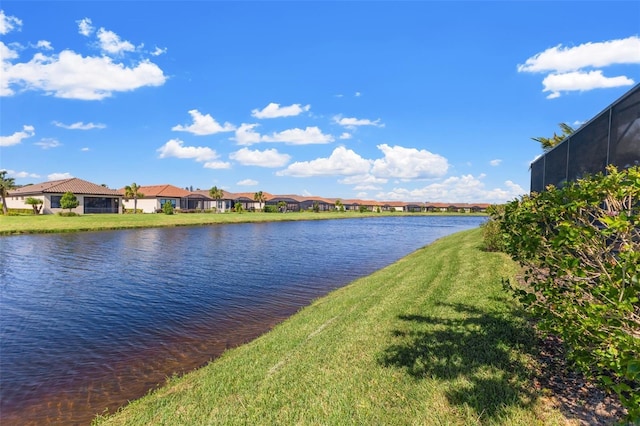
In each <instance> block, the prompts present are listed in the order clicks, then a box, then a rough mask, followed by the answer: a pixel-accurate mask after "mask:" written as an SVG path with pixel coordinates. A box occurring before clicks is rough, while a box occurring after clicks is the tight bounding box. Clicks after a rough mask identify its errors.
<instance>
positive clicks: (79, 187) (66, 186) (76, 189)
mask: <svg viewBox="0 0 640 426" xmlns="http://www.w3.org/2000/svg"><path fill="white" fill-rule="evenodd" d="M66 192H71V193H73V194H74V195H75V196H76V198H77V199H78V202H79V205H78V207H76V208H75V209H73V210H72V211H74V212H75V213H78V214H95V213H123V212H124V211H125V210H133V208H134V205H136V208H137V209H138V211H142V212H143V213H156V212H159V211H161V209H162V206H164V205H165V204H166V203H167V202H168V203H170V204H171V205H172V206H173V208H174V209H176V210H177V211H189V212H190V211H204V210H215V211H219V212H225V211H230V210H234V209H236V208H237V206H238V205H241V206H242V209H243V210H245V211H259V210H265V209H266V208H267V207H266V206H272V207H271V208H270V210H274V209H275V210H277V211H282V212H297V211H306V210H315V211H330V210H335V209H336V208H338V207H336V205H338V206H340V205H342V207H343V208H344V210H347V211H360V210H362V209H367V210H371V211H378V210H379V211H397V212H423V211H430V212H446V211H451V212H484V211H486V209H487V207H488V206H489V204H484V203H477V204H469V203H429V202H426V203H422V202H403V201H372V200H345V199H337V198H324V197H306V196H299V195H273V194H269V193H266V192H263V193H262V194H263V197H264V200H263V201H256V199H255V193H232V192H228V191H224V190H223V191H222V196H221V197H220V198H219V199H213V198H212V197H211V196H210V194H209V191H208V190H195V191H189V190H187V189H182V188H178V187H176V186H173V185H149V186H141V187H140V189H139V192H140V193H141V194H143V196H142V197H140V198H137V199H136V200H133V199H127V198H126V197H125V189H124V188H121V189H110V188H107V187H106V186H104V185H97V184H95V183H91V182H88V181H85V180H82V179H78V178H70V179H62V180H54V181H49V182H43V183H37V184H33V185H27V186H23V187H20V188H17V189H14V190H12V191H9V193H8V196H7V197H6V202H7V207H8V208H10V209H25V208H27V209H28V208H31V207H30V206H29V205H28V204H26V203H25V201H26V200H27V199H28V198H36V199H40V200H42V208H41V214H54V213H58V212H61V211H63V209H62V208H61V205H60V200H61V198H62V196H63V195H64V194H65V193H66Z"/></svg>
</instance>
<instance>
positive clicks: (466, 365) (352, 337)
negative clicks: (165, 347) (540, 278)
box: [95, 229, 564, 425]
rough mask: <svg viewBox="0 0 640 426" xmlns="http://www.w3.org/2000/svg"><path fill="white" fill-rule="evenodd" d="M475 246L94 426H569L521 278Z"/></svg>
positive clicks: (400, 265)
mask: <svg viewBox="0 0 640 426" xmlns="http://www.w3.org/2000/svg"><path fill="white" fill-rule="evenodd" d="M480 242H481V232H480V230H479V229H475V230H471V231H466V232H462V233H458V234H456V235H453V236H450V237H447V238H444V239H442V240H439V241H437V242H435V243H434V244H432V245H430V246H428V247H425V248H423V249H421V250H418V251H417V252H415V253H413V254H411V255H410V256H408V257H406V258H404V259H402V260H401V261H399V262H397V263H395V264H393V265H391V266H389V267H387V268H384V269H382V270H380V271H378V272H376V273H374V274H373V275H371V276H368V277H365V278H362V279H359V280H357V281H355V282H353V283H352V284H350V285H348V286H346V287H344V288H341V289H339V290H337V291H334V292H332V293H331V294H329V295H328V296H326V297H324V298H321V299H318V300H317V301H315V302H314V303H313V304H311V305H310V306H308V307H306V308H304V309H302V310H301V311H300V312H299V313H297V314H296V315H295V316H293V317H291V318H290V319H288V320H287V321H285V322H283V323H282V324H280V325H279V326H277V327H275V328H274V329H273V330H272V331H270V332H269V333H267V334H265V335H263V336H262V337H260V338H258V339H256V340H254V341H253V342H251V343H249V344H246V345H244V346H241V347H239V348H236V349H233V350H230V351H227V352H226V353H225V354H224V355H223V356H222V357H221V358H219V359H217V360H215V361H213V362H212V363H210V364H209V365H207V366H206V367H203V368H201V369H199V370H197V371H194V372H192V373H190V374H188V375H186V376H183V377H180V378H172V379H170V380H169V381H168V382H167V383H166V385H165V386H163V387H162V388H160V389H158V390H157V391H155V392H153V393H150V394H149V395H148V396H146V397H145V398H142V399H140V400H138V401H135V402H133V403H131V404H130V405H129V406H127V407H126V408H124V409H123V410H122V411H120V412H119V413H117V414H116V415H114V416H106V417H100V418H98V419H96V421H95V423H96V424H99V425H113V424H122V425H125V424H126V425H136V424H145V425H161V424H165V425H191V424H336V425H338V424H386V425H395V424H421V425H422V424H452V425H454V424H458V425H469V424H509V425H512V424H515V425H532V424H563V422H564V418H563V417H562V416H561V414H560V413H558V412H557V411H555V410H554V409H552V408H551V407H548V406H547V404H545V403H544V402H543V401H544V400H543V399H540V398H539V396H538V395H537V394H535V393H534V392H533V386H532V384H531V383H532V382H531V379H532V374H533V373H532V371H533V366H534V361H533V356H532V353H531V351H532V350H533V349H532V348H534V347H535V344H534V341H535V339H534V336H533V333H532V331H531V329H530V328H529V326H528V325H527V323H526V322H525V321H524V320H523V319H522V317H521V315H520V312H518V311H517V310H516V309H515V307H514V306H513V305H512V302H511V301H510V299H508V297H507V296H506V295H505V294H504V293H503V291H502V289H501V284H500V279H501V278H502V277H509V276H513V274H514V273H515V271H516V265H515V264H514V263H512V262H511V261H510V260H509V259H508V258H507V257H505V256H504V255H502V254H499V253H487V252H483V251H481V250H479V245H480Z"/></svg>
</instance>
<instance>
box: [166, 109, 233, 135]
mask: <svg viewBox="0 0 640 426" xmlns="http://www.w3.org/2000/svg"><path fill="white" fill-rule="evenodd" d="M189 114H190V115H191V118H193V124H191V125H189V126H183V125H180V124H178V125H177V126H173V127H172V128H171V130H173V131H176V132H189V133H192V134H194V135H199V136H202V135H213V134H216V133H221V132H232V131H234V130H235V129H236V128H235V126H234V125H233V124H231V123H224V125H220V123H218V122H217V121H216V120H215V119H214V118H213V117H211V115H210V114H207V115H202V114H201V113H200V111H198V110H197V109H192V110H190V111H189Z"/></svg>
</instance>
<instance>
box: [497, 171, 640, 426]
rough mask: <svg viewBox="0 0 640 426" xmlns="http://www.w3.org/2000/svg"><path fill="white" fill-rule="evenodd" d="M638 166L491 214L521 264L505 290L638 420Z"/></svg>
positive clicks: (535, 196)
mask: <svg viewBox="0 0 640 426" xmlns="http://www.w3.org/2000/svg"><path fill="white" fill-rule="evenodd" d="M639 200H640V168H639V167H634V168H631V169H629V170H626V171H623V172H619V171H617V170H616V169H615V168H614V167H612V166H610V167H609V168H608V169H607V174H606V175H603V174H598V175H595V176H591V177H586V178H584V179H581V180H579V181H577V182H572V183H569V184H567V186H566V187H564V188H562V189H556V188H554V187H552V186H551V187H549V188H548V190H547V191H545V192H543V193H539V194H537V193H534V194H532V195H531V196H524V197H523V198H522V199H521V200H516V201H513V202H511V203H509V204H507V205H506V206H505V209H504V212H503V213H502V214H497V215H496V216H497V217H498V218H499V223H500V226H501V230H502V232H503V233H504V235H505V239H504V248H505V251H506V252H507V253H509V254H510V255H511V256H512V257H513V258H514V259H516V260H517V261H519V262H520V264H521V265H523V266H524V272H525V275H524V279H525V283H526V285H525V286H524V287H522V286H513V285H511V289H512V290H513V291H514V292H515V295H516V296H517V297H519V299H520V300H521V301H522V302H523V304H524V305H525V307H526V308H527V309H528V310H529V311H530V312H532V313H533V314H534V315H535V316H536V317H537V318H539V319H540V322H539V325H540V327H541V329H546V330H549V331H552V332H554V333H557V334H559V335H560V336H561V337H562V339H563V341H564V342H565V344H566V345H567V346H568V357H569V359H570V360H572V361H573V362H574V363H575V365H576V366H578V367H579V368H580V369H582V370H583V371H585V372H586V373H587V374H589V375H591V376H593V377H596V378H598V379H599V380H600V381H601V383H602V384H604V386H605V387H606V388H607V389H609V390H613V391H614V392H616V393H617V394H618V395H619V396H620V399H621V401H622V403H623V404H624V405H625V407H626V408H627V410H628V413H629V417H630V418H631V421H638V420H640V303H639V301H638V299H639V297H640V203H639Z"/></svg>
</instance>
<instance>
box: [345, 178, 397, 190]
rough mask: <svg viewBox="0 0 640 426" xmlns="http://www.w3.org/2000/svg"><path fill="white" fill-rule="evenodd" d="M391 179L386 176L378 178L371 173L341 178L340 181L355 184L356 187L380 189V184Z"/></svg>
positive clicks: (359, 188)
mask: <svg viewBox="0 0 640 426" xmlns="http://www.w3.org/2000/svg"><path fill="white" fill-rule="evenodd" d="M388 181H389V180H388V179H384V178H378V177H375V176H373V175H370V174H364V175H354V176H347V177H345V178H344V179H340V180H339V181H338V183H341V184H343V185H355V187H354V189H357V190H364V189H367V190H369V189H380V185H383V184H385V183H387V182H388Z"/></svg>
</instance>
